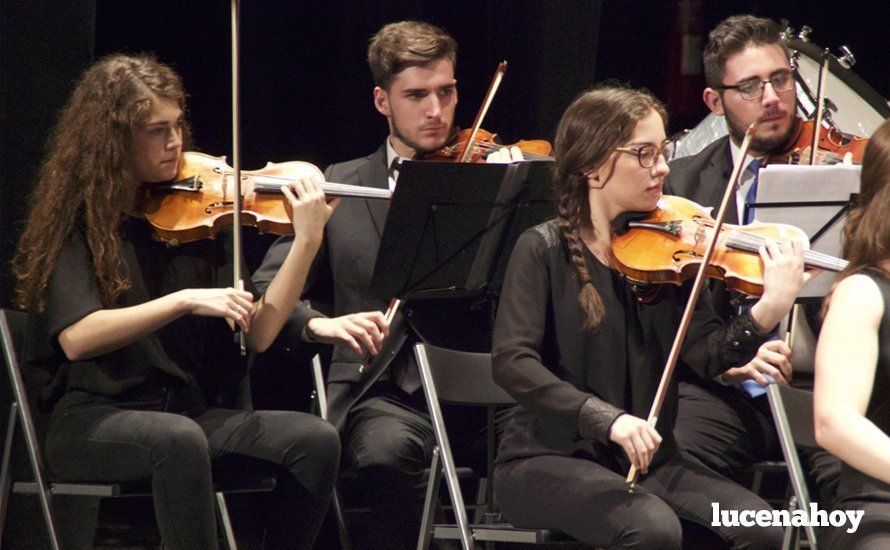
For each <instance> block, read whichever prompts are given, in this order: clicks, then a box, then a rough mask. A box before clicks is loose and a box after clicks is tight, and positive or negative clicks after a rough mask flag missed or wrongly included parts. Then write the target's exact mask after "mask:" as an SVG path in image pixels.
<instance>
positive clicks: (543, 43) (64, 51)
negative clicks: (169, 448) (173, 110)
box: [0, 0, 890, 306]
mask: <svg viewBox="0 0 890 550" xmlns="http://www.w3.org/2000/svg"><path fill="white" fill-rule="evenodd" d="M836 4H837V3H836V2H830V1H827V0H825V1H810V2H804V1H794V0H792V1H784V2H770V1H740V0H736V1H728V0H719V1H718V0H693V1H690V0H686V1H680V0H671V1H667V0H665V1H652V0H623V1H618V0H606V1H603V0H587V1H580V0H573V1H566V2H556V1H553V2H526V1H521V2H517V1H512V2H509V1H496V2H463V1H460V2H447V3H446V2H430V1H404V0H390V1H386V2H347V1H340V0H336V1H331V2H280V1H278V2H274V1H269V0H262V1H260V0H256V1H251V2H243V3H242V6H241V12H242V21H241V35H242V71H243V73H242V117H243V118H242V120H243V122H242V128H243V130H242V139H243V145H242V151H243V152H242V155H243V158H244V161H243V166H244V167H245V168H256V167H260V166H262V165H263V164H265V162H266V161H269V160H272V161H283V160H292V159H300V160H307V161H310V162H313V163H315V164H317V165H319V166H320V167H324V166H325V165H327V164H329V163H331V162H336V161H342V160H346V159H349V158H353V157H356V156H360V155H365V154H368V153H370V152H371V151H373V150H374V149H375V148H376V147H377V146H378V145H379V144H380V143H381V140H382V139H383V136H384V135H385V132H386V124H385V121H384V119H383V118H382V117H381V116H380V115H379V114H378V113H377V112H376V111H375V110H374V108H373V105H372V103H371V89H372V86H373V84H372V81H371V76H370V74H369V70H368V68H367V65H366V62H365V52H366V45H367V41H368V39H369V37H370V36H371V35H372V34H373V33H374V32H375V31H376V30H377V29H378V28H379V27H380V26H381V25H383V24H384V23H387V22H390V21H396V20H401V19H422V20H426V21H429V22H432V23H435V24H437V25H440V26H442V27H444V28H445V29H446V30H447V31H449V32H450V33H451V34H452V35H453V36H454V37H455V38H456V39H457V41H458V44H459V46H460V51H459V54H458V56H459V57H458V66H457V78H458V81H459V89H460V101H459V104H458V110H457V118H456V121H457V123H458V124H459V125H463V126H468V125H469V124H471V122H472V120H473V117H474V115H475V112H476V110H477V108H478V106H479V103H480V100H481V97H482V95H483V94H484V92H485V90H486V89H487V87H488V83H489V80H490V78H491V75H492V73H493V71H494V68H495V67H496V65H497V63H498V62H499V61H500V60H501V59H507V60H508V61H509V62H510V67H509V69H508V72H507V75H506V78H505V80H504V83H503V85H502V87H501V91H500V93H499V94H498V96H497V98H496V99H495V101H494V103H493V105H492V107H491V110H490V112H489V115H488V117H487V119H486V122H485V127H486V128H487V129H490V130H493V131H497V132H498V133H500V134H501V135H502V136H503V137H504V138H505V139H506V141H507V142H509V141H512V140H515V139H520V138H548V139H549V138H550V137H551V136H552V132H553V129H554V127H555V125H556V123H557V122H558V119H559V116H560V114H561V113H562V111H563V109H564V108H565V106H566V105H567V104H568V103H569V102H570V101H571V99H572V98H573V97H574V96H575V95H577V94H578V93H579V92H581V91H582V90H584V89H585V88H587V87H589V86H591V85H593V84H594V83H595V82H597V81H600V80H604V79H609V78H614V79H618V80H621V81H625V82H629V83H631V84H633V85H640V86H646V87H648V88H650V89H651V90H653V91H654V92H655V93H656V94H657V95H658V96H659V97H661V98H663V99H664V100H666V101H667V102H668V105H669V108H670V110H671V112H672V117H673V118H672V121H671V129H672V130H679V129H682V128H685V127H691V126H693V125H695V124H696V123H697V122H698V121H699V120H700V119H701V118H702V117H703V116H704V115H705V114H706V110H705V108H704V106H703V105H702V104H701V101H700V99H699V94H700V89H701V80H700V77H699V76H698V75H683V74H681V61H682V59H683V56H684V50H683V46H682V45H683V43H684V35H688V36H689V37H692V38H691V40H689V39H687V40H685V43H687V44H688V46H689V47H688V49H687V52H686V54H688V53H689V52H690V51H692V52H693V53H694V52H695V51H697V46H696V45H697V44H698V42H696V38H695V37H696V36H697V37H703V36H704V35H706V31H707V30H708V29H710V28H712V27H713V26H714V24H716V22H718V21H719V20H721V19H722V18H724V17H726V16H727V15H730V14H734V13H744V12H749V13H754V14H757V15H765V16H770V17H773V18H776V19H782V18H785V19H788V20H790V22H791V24H792V26H794V27H795V28H799V27H800V26H801V25H802V24H809V25H810V26H812V27H813V28H814V30H815V32H814V34H813V41H814V42H817V43H819V44H820V45H822V46H829V47H832V48H836V47H837V46H838V45H840V44H848V45H849V46H850V47H851V48H852V50H853V52H854V53H855V54H856V55H857V57H858V60H859V64H858V65H857V67H856V70H857V72H858V73H859V74H860V75H861V76H862V77H863V78H865V80H866V81H868V82H869V83H870V84H871V85H872V86H873V87H875V88H876V89H877V90H878V92H880V93H881V94H882V95H884V96H885V97H886V96H887V95H888V91H890V71H886V70H885V68H886V65H885V63H886V62H885V55H886V52H887V51H888V46H890V42H888V39H887V36H886V31H885V30H883V29H882V28H881V25H878V24H876V23H877V22H879V21H887V20H888V19H887V15H888V14H887V13H886V12H887V9H886V7H885V5H886V3H885V2H883V1H874V2H858V3H857V2H851V3H845V4H844V11H841V10H839V8H837V7H834V5H836ZM228 5H229V3H228V2H224V1H222V0H214V1H210V0H193V1H189V2H174V1H172V0H157V1H153V2H140V1H132V2H131V1H128V2H118V1H110V0H104V1H103V0H99V1H96V0H68V1H66V2H49V1H46V0H3V1H2V2H0V41H2V42H0V56H2V58H0V62H2V96H0V97H2V107H0V108H2V113H0V115H2V118H0V121H2V124H0V129H2V164H0V178H2V180H0V244H2V248H0V262H2V266H3V270H2V277H0V291H2V292H0V297H2V305H4V306H6V305H8V304H9V301H10V297H11V288H12V287H11V280H10V278H9V276H8V272H7V269H6V267H7V265H8V262H9V260H10V259H11V257H12V254H13V253H14V249H15V242H16V238H17V235H18V231H19V229H20V224H21V220H22V218H23V216H24V212H25V209H26V201H25V197H26V196H27V194H28V191H29V189H30V187H31V180H32V178H33V174H34V172H35V169H36V167H37V164H38V163H39V160H40V156H41V152H42V147H43V143H44V141H45V137H46V134H47V131H48V129H49V127H50V126H51V124H52V122H53V119H54V117H55V113H56V112H57V110H58V109H59V108H60V107H61V105H62V104H63V102H64V100H65V99H66V97H67V95H68V93H69V92H70V89H71V86H72V83H73V80H74V79H75V78H76V76H77V75H78V74H79V73H80V72H81V71H82V70H83V68H84V67H85V66H86V65H87V64H88V63H89V62H90V61H91V60H92V59H95V58H97V57H100V56H102V55H105V54H107V53H111V52H117V51H126V52H141V51H148V52H153V53H155V54H156V55H157V56H158V57H159V58H160V59H161V60H162V61H164V62H167V63H170V64H172V65H173V66H175V67H176V69H177V70H178V71H179V72H180V73H181V74H182V75H183V78H184V79H185V85H186V88H187V90H188V91H189V93H190V94H191V98H190V108H189V110H190V112H189V116H190V118H191V121H192V124H193V128H194V130H195V138H196V144H197V146H198V148H199V149H200V150H202V151H205V152H208V153H212V154H217V155H223V154H230V153H229V151H230V148H231V145H230V134H231V123H230V114H229V112H230V110H229V109H230V108H229V101H230V97H231V94H230V91H229V51H230V50H229V12H228ZM681 8H682V9H681ZM684 12H686V13H688V14H689V15H688V16H687V17H686V18H685V19H684V18H683V16H682V14H683V13H684ZM879 12H882V13H879ZM684 21H685V22H684ZM692 59H693V60H694V59H695V57H694V56H693V57H692ZM47 223H52V221H51V220H47Z"/></svg>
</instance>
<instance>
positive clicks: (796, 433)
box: [773, 384, 819, 449]
mask: <svg viewBox="0 0 890 550" xmlns="http://www.w3.org/2000/svg"><path fill="white" fill-rule="evenodd" d="M773 385H774V386H775V387H776V389H778V390H779V395H781V397H782V405H783V406H784V408H785V416H786V417H787V419H788V427H789V428H790V429H791V437H792V439H794V443H795V445H797V446H798V447H808V448H813V449H815V448H819V444H818V443H816V428H815V425H814V423H813V392H811V391H807V390H800V389H797V388H791V387H788V386H780V385H778V384H773Z"/></svg>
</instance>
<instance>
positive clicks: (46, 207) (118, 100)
mask: <svg viewBox="0 0 890 550" xmlns="http://www.w3.org/2000/svg"><path fill="white" fill-rule="evenodd" d="M158 98H165V99H173V100H175V101H176V102H177V103H178V104H179V106H180V108H182V109H183V110H185V98H186V94H185V90H184V89H183V87H182V81H181V80H180V78H179V76H178V75H177V74H176V73H175V72H173V70H172V69H171V68H170V67H167V66H166V65H163V64H161V63H159V62H158V61H157V60H156V59H154V58H153V57H151V56H147V55H136V56H130V55H121V54H117V55H111V56H108V57H106V58H104V59H101V60H99V61H98V62H96V63H95V64H94V65H93V66H92V67H90V68H89V69H87V71H86V72H85V73H84V74H83V76H82V77H81V79H80V81H78V83H77V85H76V86H75V88H74V92H73V93H72V95H71V98H70V99H69V100H68V103H67V104H66V105H65V107H64V108H63V109H62V112H61V116H60V117H59V121H58V122H57V123H56V126H55V128H54V129H53V131H52V133H51V135H50V138H49V141H48V143H47V147H46V155H45V157H44V160H43V163H42V165H41V166H40V170H39V172H38V174H37V181H36V185H35V187H34V192H33V194H32V198H31V202H30V210H29V214H28V219H27V222H26V224H25V230H24V232H23V233H22V236H21V239H20V240H19V246H18V252H17V254H16V256H15V258H14V259H13V273H14V274H15V276H16V278H17V279H18V287H17V289H16V303H17V305H19V306H20V307H23V308H31V309H35V310H38V311H39V310H42V309H43V307H44V305H45V304H44V300H45V298H44V295H45V293H46V289H47V285H48V284H49V278H50V276H51V275H52V272H53V269H54V267H55V264H56V261H57V259H58V257H59V253H60V252H61V250H62V247H63V246H64V245H65V243H66V241H67V240H68V238H69V236H70V235H71V233H72V232H73V231H82V232H83V234H84V237H85V239H86V242H87V245H88V247H89V250H90V253H91V255H92V260H93V265H94V266H95V270H96V279H97V283H98V286H99V293H100V296H101V299H102V303H103V304H104V305H105V306H106V307H111V306H112V305H113V304H114V303H115V301H116V300H117V298H118V297H120V295H121V294H122V293H123V292H124V291H125V290H127V289H128V288H129V285H130V283H129V280H128V278H127V274H126V273H125V272H124V271H123V269H122V267H123V266H122V263H121V259H120V248H121V240H120V237H119V235H118V225H119V223H120V219H121V213H122V212H123V211H124V210H125V209H128V208H131V207H132V206H133V202H134V199H135V196H136V192H137V190H138V184H139V183H140V182H135V181H134V178H133V176H132V175H131V174H130V168H131V166H130V163H131V156H132V152H131V149H132V138H133V131H134V128H135V127H136V125H137V124H138V123H140V122H143V121H144V120H145V119H146V117H148V115H149V114H150V112H151V109H152V106H153V104H154V102H155V101H156V100H157V99H158ZM183 143H184V145H186V144H188V143H190V139H189V131H188V126H187V125H186V126H184V128H183Z"/></svg>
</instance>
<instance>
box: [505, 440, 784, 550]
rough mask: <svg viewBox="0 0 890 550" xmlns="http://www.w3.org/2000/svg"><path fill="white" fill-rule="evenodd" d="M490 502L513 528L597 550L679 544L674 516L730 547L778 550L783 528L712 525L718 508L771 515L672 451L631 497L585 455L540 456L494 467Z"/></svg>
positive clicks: (619, 477)
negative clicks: (551, 533)
mask: <svg viewBox="0 0 890 550" xmlns="http://www.w3.org/2000/svg"><path fill="white" fill-rule="evenodd" d="M494 491H495V498H496V500H497V503H498V505H499V506H500V508H501V511H502V512H503V514H504V517H505V518H506V519H507V520H508V521H510V523H512V524H513V525H515V526H517V527H525V528H547V529H558V530H560V531H562V532H564V533H567V534H569V535H571V536H572V537H574V538H576V539H578V540H580V541H581V542H584V543H586V544H589V545H592V546H596V547H601V548H659V549H670V548H680V547H681V546H682V531H681V528H680V521H679V518H683V519H684V520H688V521H690V522H693V523H696V524H698V525H701V526H704V527H706V528H707V529H710V530H712V531H714V532H716V533H717V534H718V535H719V536H720V537H721V538H722V539H723V540H724V541H726V542H727V543H729V544H731V545H732V547H733V548H778V547H780V546H781V544H782V528H781V527H767V528H764V527H715V526H712V525H711V521H712V514H713V508H712V504H713V503H719V505H720V508H721V509H723V510H726V509H733V510H771V508H770V506H769V505H768V504H767V503H766V502H764V501H763V500H761V499H760V498H759V497H757V496H756V495H755V494H753V493H751V492H750V491H748V490H747V489H745V488H743V487H741V486H740V485H738V484H736V483H734V482H732V481H730V480H728V479H726V478H725V477H723V476H720V475H719V474H717V473H715V472H713V471H712V470H709V469H708V468H705V467H704V466H702V465H701V464H700V463H699V462H697V461H696V460H694V459H692V458H690V457H688V456H685V455H682V454H680V453H677V454H675V455H674V457H672V458H670V459H668V461H667V462H665V463H663V464H661V465H659V466H658V467H656V468H654V469H652V470H650V471H649V474H648V475H646V476H643V477H642V478H641V481H640V484H639V486H638V487H637V488H636V490H635V491H634V492H633V493H629V492H628V490H627V484H626V483H625V480H624V475H623V473H617V472H615V471H612V470H610V469H609V468H607V467H605V466H603V465H601V464H598V463H596V462H594V461H593V460H591V459H588V458H580V457H567V456H556V455H543V456H536V457H531V458H522V459H516V460H512V461H510V462H507V463H505V464H501V465H499V466H498V468H497V469H496V470H495V476H494Z"/></svg>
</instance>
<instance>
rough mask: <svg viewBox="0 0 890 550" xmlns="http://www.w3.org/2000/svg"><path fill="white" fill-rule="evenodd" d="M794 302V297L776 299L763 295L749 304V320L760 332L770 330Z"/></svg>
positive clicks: (786, 313)
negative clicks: (755, 301) (751, 304)
mask: <svg viewBox="0 0 890 550" xmlns="http://www.w3.org/2000/svg"><path fill="white" fill-rule="evenodd" d="M793 304H794V299H793V297H792V299H791V300H787V299H784V300H777V299H774V298H770V297H767V296H764V297H763V298H761V299H760V300H758V301H757V303H755V304H754V305H753V306H751V320H752V321H754V324H755V326H756V327H757V331H758V332H760V333H761V334H764V333H767V332H772V330H773V329H774V328H776V325H778V324H779V321H781V320H782V319H783V318H784V317H785V316H786V315H788V312H789V311H790V310H791V306H792V305H793Z"/></svg>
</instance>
